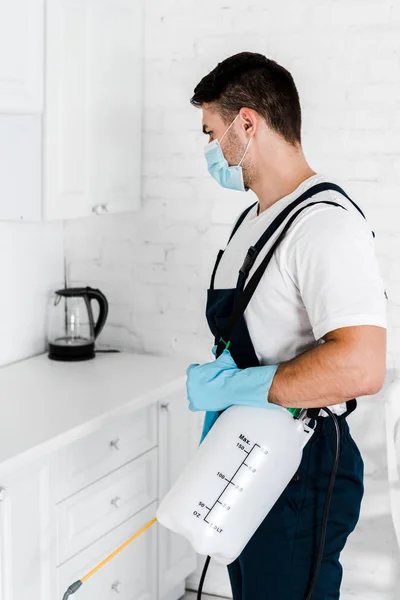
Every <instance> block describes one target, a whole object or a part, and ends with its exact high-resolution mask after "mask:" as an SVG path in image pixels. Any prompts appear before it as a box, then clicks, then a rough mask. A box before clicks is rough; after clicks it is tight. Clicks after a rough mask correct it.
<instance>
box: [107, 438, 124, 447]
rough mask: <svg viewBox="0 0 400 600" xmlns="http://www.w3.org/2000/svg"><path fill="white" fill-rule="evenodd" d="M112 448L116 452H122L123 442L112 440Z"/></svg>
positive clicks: (117, 439)
mask: <svg viewBox="0 0 400 600" xmlns="http://www.w3.org/2000/svg"><path fill="white" fill-rule="evenodd" d="M110 446H111V448H114V450H120V449H121V440H120V439H119V438H116V439H115V440H111V442H110Z"/></svg>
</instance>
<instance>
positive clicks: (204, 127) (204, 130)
mask: <svg viewBox="0 0 400 600" xmlns="http://www.w3.org/2000/svg"><path fill="white" fill-rule="evenodd" d="M206 129H207V125H203V133H205V134H206V135H210V133H212V131H206Z"/></svg>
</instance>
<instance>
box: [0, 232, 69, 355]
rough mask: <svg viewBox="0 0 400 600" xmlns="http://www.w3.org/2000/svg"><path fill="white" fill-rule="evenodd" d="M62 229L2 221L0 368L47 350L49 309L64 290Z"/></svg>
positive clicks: (0, 254)
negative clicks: (54, 294)
mask: <svg viewBox="0 0 400 600" xmlns="http://www.w3.org/2000/svg"><path fill="white" fill-rule="evenodd" d="M63 256H64V249H63V230H62V223H13V222H5V221H0V280H1V282H2V289H1V294H0V316H1V318H0V336H1V344H0V366H2V365H5V364H9V363H11V362H15V361H17V360H22V359H23V358H27V357H29V356H33V355H36V354H40V353H41V352H44V351H45V348H46V341H45V340H46V318H47V306H48V301H49V297H50V295H51V292H52V291H54V289H56V288H57V287H59V286H60V285H61V286H62V284H63V272H64V264H63V260H64V258H63Z"/></svg>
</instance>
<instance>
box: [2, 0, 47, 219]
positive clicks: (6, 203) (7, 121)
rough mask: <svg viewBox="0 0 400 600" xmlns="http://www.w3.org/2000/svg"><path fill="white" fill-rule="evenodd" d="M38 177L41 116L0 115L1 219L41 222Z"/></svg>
mask: <svg viewBox="0 0 400 600" xmlns="http://www.w3.org/2000/svg"><path fill="white" fill-rule="evenodd" d="M0 2H1V0H0ZM0 60H1V58H0ZM41 173H42V117H41V115H39V114H37V115H1V114H0V219H9V220H12V221H20V220H21V221H22V220H24V221H40V220H41V218H42V178H41Z"/></svg>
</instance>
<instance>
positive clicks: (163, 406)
mask: <svg viewBox="0 0 400 600" xmlns="http://www.w3.org/2000/svg"><path fill="white" fill-rule="evenodd" d="M161 408H162V409H163V410H165V411H167V412H168V411H169V402H165V404H161Z"/></svg>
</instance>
